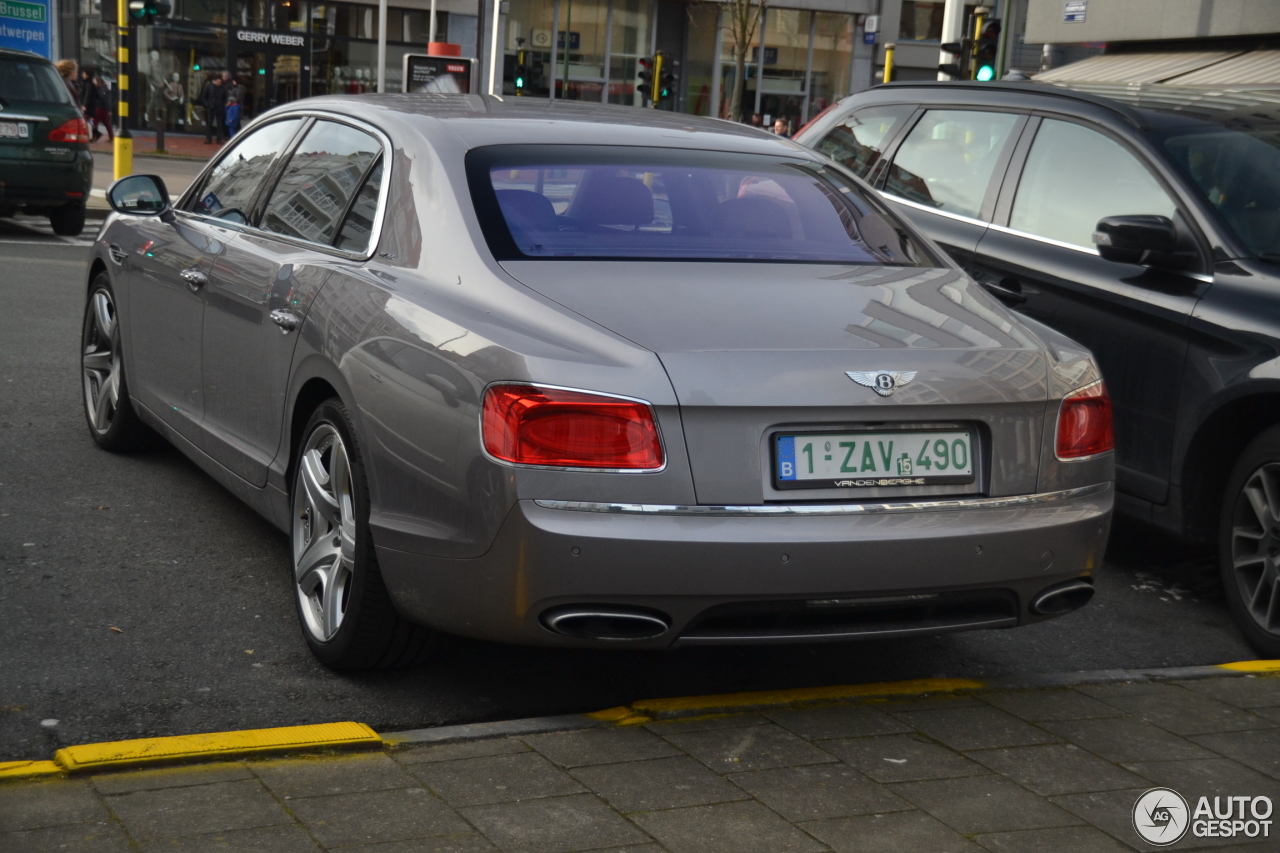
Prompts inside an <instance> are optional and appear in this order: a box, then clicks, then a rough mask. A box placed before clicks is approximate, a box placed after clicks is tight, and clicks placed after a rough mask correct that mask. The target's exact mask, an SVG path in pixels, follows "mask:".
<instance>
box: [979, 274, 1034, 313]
mask: <svg viewBox="0 0 1280 853" xmlns="http://www.w3.org/2000/svg"><path fill="white" fill-rule="evenodd" d="M982 286H983V287H985V288H986V289H987V292H988V293H990V294H991V295H992V296H994V297H995V298H996V299H999V300H1000V301H1001V302H1003V303H1004V304H1006V305H1010V306H1013V305H1021V304H1022V303H1024V302H1026V301H1027V295H1026V294H1025V293H1023V292H1022V283H1021V282H1019V281H1018V280H1017V279H1013V278H1002V279H1000V281H999V282H997V283H992V282H989V281H984V282H983V283H982Z"/></svg>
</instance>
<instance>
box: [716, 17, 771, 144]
mask: <svg viewBox="0 0 1280 853" xmlns="http://www.w3.org/2000/svg"><path fill="white" fill-rule="evenodd" d="M768 5H769V0H725V3H724V15H725V18H726V23H725V29H726V30H728V32H729V37H730V38H732V39H733V68H734V74H733V96H732V97H731V98H730V99H729V120H730V121H742V92H743V90H744V89H745V88H746V85H747V79H746V78H747V55H748V54H749V53H750V52H751V40H752V39H754V38H755V37H756V33H758V32H759V31H760V24H761V22H762V21H763V20H764V13H765V9H766V8H767V7H768ZM763 49H764V46H763V45H761V50H763ZM756 85H757V86H758V85H760V81H759V80H757V81H756Z"/></svg>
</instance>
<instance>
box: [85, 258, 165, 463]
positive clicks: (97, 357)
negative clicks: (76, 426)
mask: <svg viewBox="0 0 1280 853" xmlns="http://www.w3.org/2000/svg"><path fill="white" fill-rule="evenodd" d="M80 365H81V366H80V374H81V384H82V385H83V395H84V417H85V422H86V423H88V425H89V434H90V435H91V436H93V440H94V441H95V442H97V443H98V446H99V447H101V448H102V449H103V450H109V451H111V452H113V453H126V452H128V451H131V450H141V449H143V448H146V447H150V446H152V445H153V444H155V443H156V441H157V439H158V436H157V435H156V434H155V433H154V432H152V430H151V428H150V427H148V426H147V425H146V424H144V423H143V422H142V421H141V420H140V419H139V418H138V413H137V412H135V411H134V408H133V403H132V402H130V400H129V383H128V381H127V380H126V378H125V374H124V356H123V354H122V353H121V351H120V322H119V317H118V315H117V314H116V302H115V294H114V293H113V292H112V290H111V278H110V277H109V276H108V275H107V274H106V273H98V275H97V276H96V277H95V278H94V279H93V284H92V285H91V286H90V288H89V300H88V302H86V303H85V310H84V324H83V327H82V329H81V333H80Z"/></svg>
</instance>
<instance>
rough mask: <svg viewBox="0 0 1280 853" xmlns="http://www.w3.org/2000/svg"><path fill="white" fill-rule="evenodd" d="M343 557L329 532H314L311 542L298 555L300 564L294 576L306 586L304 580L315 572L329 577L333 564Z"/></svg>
mask: <svg viewBox="0 0 1280 853" xmlns="http://www.w3.org/2000/svg"><path fill="white" fill-rule="evenodd" d="M341 558H342V554H341V551H339V549H338V548H335V547H334V545H333V540H332V539H330V538H329V534H327V533H326V534H320V533H315V534H313V535H312V539H311V544H310V545H308V546H307V549H306V550H305V551H303V552H302V555H301V556H300V557H298V564H297V566H296V567H295V568H294V577H295V578H297V580H298V585H299V586H305V583H304V581H305V580H306V579H307V576H308V575H311V574H313V573H315V574H319V575H321V576H322V577H324V578H325V579H327V578H328V576H329V574H331V570H332V568H333V566H334V565H335V564H336V563H337V562H338V561H339V560H340V559H341Z"/></svg>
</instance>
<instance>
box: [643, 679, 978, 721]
mask: <svg viewBox="0 0 1280 853" xmlns="http://www.w3.org/2000/svg"><path fill="white" fill-rule="evenodd" d="M985 686H986V685H984V684H983V683H982V682H981V681H973V680H971V679H968V678H919V679H915V680H911V681H887V682H880V683H876V684H840V685H834V686H831V687H803V688H799V689H796V690H761V691H757V692H753V693H722V694H720V695H717V696H681V697H676V698H672V699H643V700H641V701H639V702H633V703H632V704H631V711H632V712H633V713H635V714H644V715H646V716H649V717H652V718H655V719H662V718H670V717H683V716H688V715H691V714H710V713H715V712H717V711H721V712H724V711H747V710H752V709H755V708H770V707H783V706H787V705H803V704H807V703H811V702H837V701H840V700H842V699H861V698H867V697H873V696H919V695H921V694H923V693H951V692H955V691H957V690H978V689H980V688H982V687H985Z"/></svg>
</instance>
